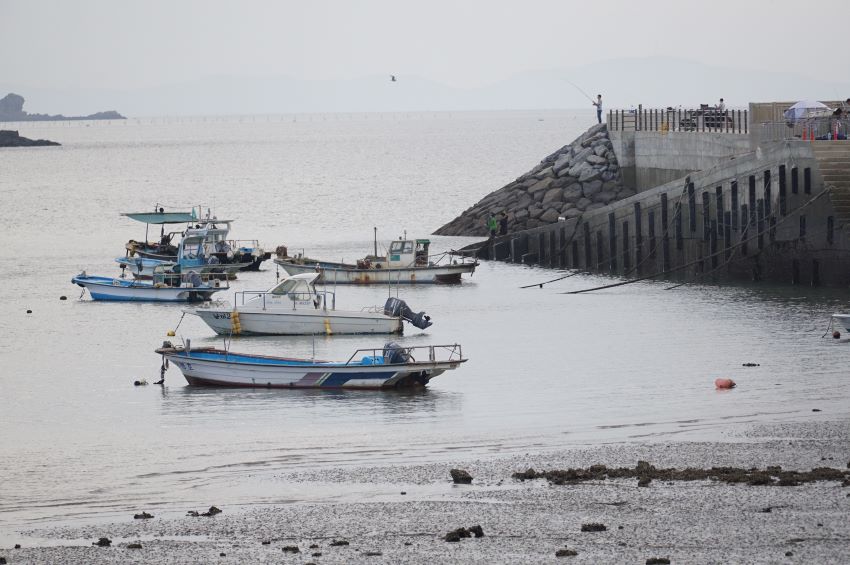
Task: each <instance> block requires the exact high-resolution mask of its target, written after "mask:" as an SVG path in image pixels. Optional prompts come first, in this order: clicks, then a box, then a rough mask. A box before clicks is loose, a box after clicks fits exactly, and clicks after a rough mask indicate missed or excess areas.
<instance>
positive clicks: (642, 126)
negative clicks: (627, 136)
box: [608, 106, 749, 134]
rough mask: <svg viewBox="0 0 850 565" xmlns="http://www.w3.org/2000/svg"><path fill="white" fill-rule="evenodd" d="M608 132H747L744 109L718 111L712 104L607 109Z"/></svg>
mask: <svg viewBox="0 0 850 565" xmlns="http://www.w3.org/2000/svg"><path fill="white" fill-rule="evenodd" d="M608 129H609V131H657V132H660V133H667V132H670V131H683V132H714V133H734V134H747V133H749V116H748V112H747V110H718V109H716V108H711V107H705V106H703V107H700V108H694V109H683V108H644V107H643V106H638V107H637V109H632V110H609V111H608Z"/></svg>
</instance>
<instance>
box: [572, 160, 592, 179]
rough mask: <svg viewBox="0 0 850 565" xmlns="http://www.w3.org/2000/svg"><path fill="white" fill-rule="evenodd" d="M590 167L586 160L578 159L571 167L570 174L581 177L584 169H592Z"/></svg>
mask: <svg viewBox="0 0 850 565" xmlns="http://www.w3.org/2000/svg"><path fill="white" fill-rule="evenodd" d="M590 168H591V167H590V165H589V164H588V163H587V162H586V161H584V160H582V161H578V162H576V164H575V165H573V166H572V167H570V170H569V175H570V176H571V177H575V178H580V177H581V175H583V174H584V171H586V170H590Z"/></svg>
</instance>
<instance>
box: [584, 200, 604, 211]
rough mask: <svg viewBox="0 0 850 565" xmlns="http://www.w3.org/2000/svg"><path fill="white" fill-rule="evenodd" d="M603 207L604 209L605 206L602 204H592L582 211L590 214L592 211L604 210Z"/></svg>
mask: <svg viewBox="0 0 850 565" xmlns="http://www.w3.org/2000/svg"><path fill="white" fill-rule="evenodd" d="M604 207H605V204H603V203H602V202H594V203H593V204H590V205H589V206H588V207H587V208H585V209H584V211H585V212H590V211H592V210H598V209H600V208H604Z"/></svg>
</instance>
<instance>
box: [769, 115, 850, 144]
mask: <svg viewBox="0 0 850 565" xmlns="http://www.w3.org/2000/svg"><path fill="white" fill-rule="evenodd" d="M753 131H754V132H755V133H757V134H758V138H759V141H781V140H785V139H798V140H803V141H814V140H816V139H817V140H830V139H836V140H846V139H848V135H850V118H834V117H831V116H824V117H818V118H807V119H804V120H797V121H796V122H789V121H774V122H761V123H759V124H757V125H753Z"/></svg>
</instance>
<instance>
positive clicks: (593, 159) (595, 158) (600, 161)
mask: <svg viewBox="0 0 850 565" xmlns="http://www.w3.org/2000/svg"><path fill="white" fill-rule="evenodd" d="M585 160H586V161H587V162H588V163H590V164H591V165H607V164H608V161H607V160H606V159H604V158H603V157H600V156H599V155H588V156H587V159H585Z"/></svg>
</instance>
